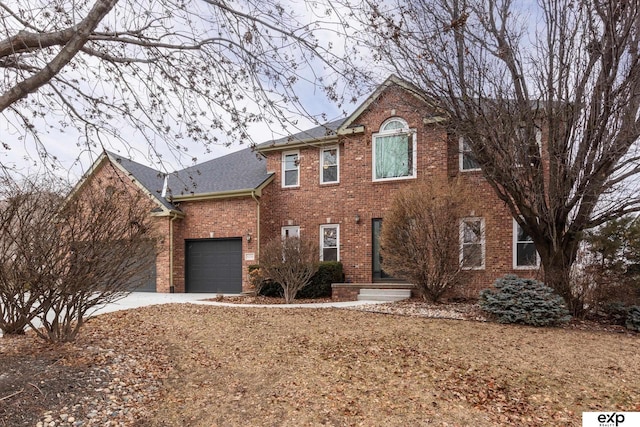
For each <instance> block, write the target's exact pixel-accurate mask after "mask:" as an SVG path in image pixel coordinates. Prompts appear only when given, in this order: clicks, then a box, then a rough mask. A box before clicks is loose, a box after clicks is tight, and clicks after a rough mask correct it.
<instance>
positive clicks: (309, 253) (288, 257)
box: [260, 237, 320, 304]
mask: <svg viewBox="0 0 640 427" xmlns="http://www.w3.org/2000/svg"><path fill="white" fill-rule="evenodd" d="M318 254H319V252H318V245H317V244H316V243H314V242H313V241H311V240H305V239H301V238H299V237H287V238H284V239H280V238H276V239H274V240H272V241H270V242H269V243H267V244H266V245H265V246H264V247H263V248H262V249H261V251H260V269H261V270H262V273H263V275H264V277H267V278H269V279H271V280H273V281H274V282H277V283H279V284H280V286H282V291H283V295H284V299H285V302H286V303H287V304H288V303H290V302H292V301H293V300H294V299H295V297H296V294H297V293H298V291H299V290H300V289H302V288H304V287H305V286H307V285H308V284H309V281H310V280H311V277H313V275H314V274H315V273H316V272H317V271H318V266H319V265H320V260H319V256H318Z"/></svg>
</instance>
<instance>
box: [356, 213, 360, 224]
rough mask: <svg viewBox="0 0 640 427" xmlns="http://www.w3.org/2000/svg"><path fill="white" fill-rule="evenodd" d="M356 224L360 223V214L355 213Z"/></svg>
mask: <svg viewBox="0 0 640 427" xmlns="http://www.w3.org/2000/svg"><path fill="white" fill-rule="evenodd" d="M356 224H360V214H356Z"/></svg>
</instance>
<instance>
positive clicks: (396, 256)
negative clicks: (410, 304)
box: [380, 180, 482, 302]
mask: <svg viewBox="0 0 640 427" xmlns="http://www.w3.org/2000/svg"><path fill="white" fill-rule="evenodd" d="M464 201H465V196H464V191H462V188H461V186H460V185H459V184H457V183H448V182H446V181H444V182H442V181H439V180H433V181H431V182H429V183H421V184H415V185H413V186H411V187H407V188H405V189H402V190H400V191H399V192H398V193H397V195H396V196H395V198H394V201H393V204H392V206H391V209H390V210H389V212H388V213H387V214H386V215H385V218H384V226H383V227H382V231H381V235H380V245H381V254H382V259H383V266H384V269H385V271H387V272H389V273H391V274H393V275H394V276H397V277H401V278H403V279H406V280H408V281H409V282H411V283H413V284H414V285H415V287H416V289H417V290H418V292H419V293H420V295H421V296H422V298H424V299H429V300H431V301H433V302H437V301H438V300H439V299H440V298H441V297H442V296H443V294H444V293H445V292H447V291H448V290H451V289H453V288H454V287H455V286H457V285H459V284H460V279H461V273H462V271H463V269H462V268H463V266H464V263H465V260H464V257H463V256H462V254H461V251H460V247H461V246H460V222H459V220H460V219H461V216H462V213H463V212H462V207H463V206H464ZM478 231H480V230H478ZM478 236H479V234H478ZM470 248H471V250H470V251H467V253H466V254H465V255H466V256H467V257H468V260H467V261H466V262H467V263H473V260H476V259H480V258H479V257H481V256H482V254H481V253H477V250H476V249H477V247H475V246H470Z"/></svg>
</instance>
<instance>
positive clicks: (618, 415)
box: [582, 412, 640, 427]
mask: <svg viewBox="0 0 640 427" xmlns="http://www.w3.org/2000/svg"><path fill="white" fill-rule="evenodd" d="M637 426H640V412H583V413H582V427H637Z"/></svg>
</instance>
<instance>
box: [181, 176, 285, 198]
mask: <svg viewBox="0 0 640 427" xmlns="http://www.w3.org/2000/svg"><path fill="white" fill-rule="evenodd" d="M274 178H275V175H274V174H271V175H270V176H269V177H268V178H267V179H265V180H264V181H263V182H262V183H261V184H260V185H258V186H257V187H255V188H243V189H239V190H228V191H214V192H210V193H191V194H180V195H178V196H171V197H170V198H169V200H170V201H172V202H186V201H189V202H195V201H201V200H214V199H230V198H237V197H252V196H257V197H262V190H263V189H264V188H265V187H266V186H267V185H268V184H269V183H270V182H271V181H273V180H274Z"/></svg>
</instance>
